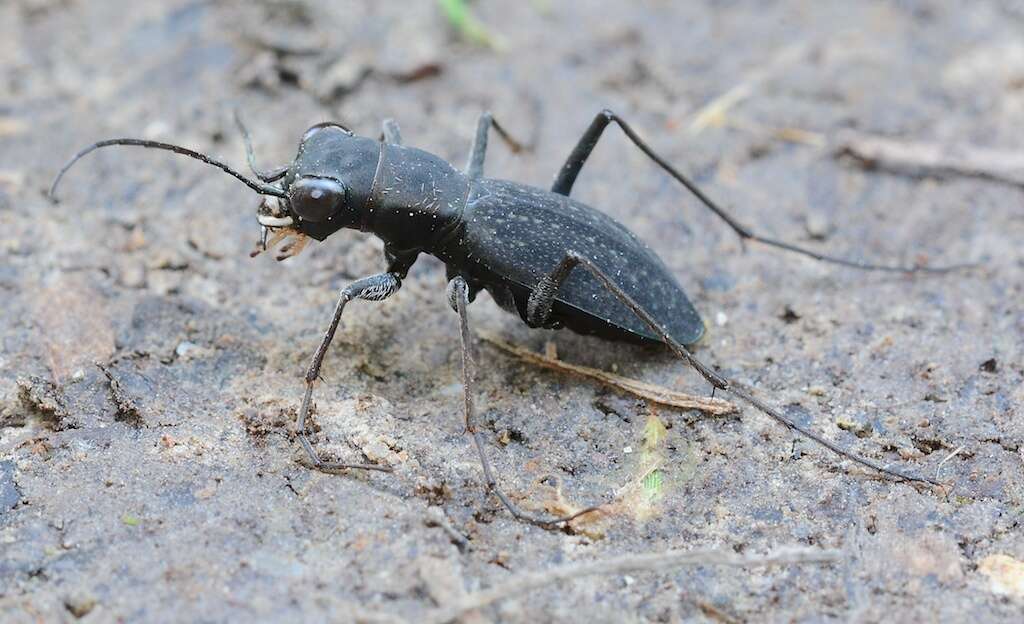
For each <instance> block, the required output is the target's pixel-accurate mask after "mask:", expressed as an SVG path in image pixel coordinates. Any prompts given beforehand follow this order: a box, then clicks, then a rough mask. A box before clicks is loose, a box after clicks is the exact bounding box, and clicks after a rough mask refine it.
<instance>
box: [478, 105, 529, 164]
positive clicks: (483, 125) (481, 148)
mask: <svg viewBox="0 0 1024 624" xmlns="http://www.w3.org/2000/svg"><path fill="white" fill-rule="evenodd" d="M492 127H493V128H494V130H495V131H496V132H497V133H498V136H499V137H501V139H502V140H503V141H505V144H506V145H508V148H509V149H510V150H512V152H513V153H519V152H520V151H522V150H523V144H522V143H520V142H519V141H516V140H515V139H514V138H512V135H510V134H509V133H508V132H506V131H505V128H503V127H501V125H500V124H499V123H498V122H497V121H495V120H494V116H493V115H491V114H490V113H484V114H482V115H480V118H479V119H478V120H477V122H476V137H475V139H474V140H473V149H472V150H470V152H469V160H468V161H467V162H466V175H467V176H469V179H470V180H476V179H477V178H479V177H481V176H483V175H484V157H485V156H486V155H487V136H488V134H489V133H490V129H491V128H492Z"/></svg>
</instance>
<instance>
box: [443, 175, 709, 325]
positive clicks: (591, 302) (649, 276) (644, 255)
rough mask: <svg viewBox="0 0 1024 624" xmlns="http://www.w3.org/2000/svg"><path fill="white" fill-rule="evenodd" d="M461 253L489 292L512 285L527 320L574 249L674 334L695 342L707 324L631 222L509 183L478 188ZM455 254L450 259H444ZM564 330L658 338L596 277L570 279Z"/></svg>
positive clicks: (560, 321)
mask: <svg viewBox="0 0 1024 624" xmlns="http://www.w3.org/2000/svg"><path fill="white" fill-rule="evenodd" d="M460 234H461V235H460V236H458V237H456V238H457V239H458V240H453V241H451V243H452V244H451V245H450V248H451V250H452V252H453V255H449V254H446V253H443V252H442V253H440V254H439V255H440V256H442V259H446V260H448V259H451V260H456V258H455V257H454V255H457V256H458V258H457V260H458V261H459V262H458V264H459V266H460V267H461V268H462V270H463V271H468V272H469V273H470V274H471V277H473V278H474V279H476V280H478V281H479V282H480V283H482V285H484V287H487V285H488V283H491V284H495V283H496V282H497V281H500V282H502V283H506V284H507V285H508V286H509V287H510V289H511V291H512V293H513V295H514V298H515V304H516V309H517V310H518V312H519V314H520V316H521V317H522V318H523V319H524V320H525V319H526V299H527V298H528V297H529V293H530V292H531V291H532V289H533V288H534V287H535V286H536V285H537V283H538V282H539V281H540V279H541V278H542V277H544V276H545V275H547V274H548V273H550V272H551V271H552V270H553V269H554V268H555V266H556V265H557V264H558V263H559V262H560V261H561V260H562V258H563V257H564V256H565V254H566V252H568V251H576V252H577V253H580V254H582V255H585V256H587V257H589V258H590V259H591V260H593V262H594V263H595V264H596V265H597V266H598V267H600V268H601V269H602V270H603V271H605V272H606V273H607V274H608V275H609V276H610V277H611V278H612V279H614V280H615V281H616V283H618V285H619V286H620V287H622V289H623V290H624V291H625V292H626V293H627V294H629V296H630V297H632V298H633V299H634V300H635V301H636V302H637V303H639V304H640V305H641V306H643V307H644V308H645V309H646V310H647V311H648V312H649V313H650V314H651V315H652V316H653V317H654V318H655V319H656V320H657V321H658V322H659V323H660V324H661V325H662V326H663V327H664V328H665V329H666V331H667V333H668V334H669V335H670V336H672V337H673V338H674V339H675V340H677V341H679V342H681V343H683V344H693V343H695V342H697V341H698V340H700V338H701V336H702V335H703V333H704V324H703V322H702V321H701V319H700V315H699V314H697V311H696V310H695V309H694V307H693V304H692V303H690V300H689V299H688V298H687V296H686V293H685V292H684V291H683V289H682V287H681V286H680V285H679V283H678V282H677V281H676V279H675V277H674V276H673V275H672V273H671V272H670V271H669V270H668V267H666V266H665V263H664V262H662V260H661V259H660V258H659V257H658V256H657V255H656V254H655V253H654V252H653V251H651V249H650V248H649V247H647V245H645V244H644V243H643V242H642V241H641V240H640V239H639V238H637V237H636V235H635V234H633V233H632V232H630V231H629V230H628V229H626V228H625V227H624V226H623V225H621V224H620V223H618V222H617V221H615V220H614V219H612V218H611V217H609V216H608V215H606V214H604V213H602V212H599V211H597V210H595V209H593V208H591V207H590V206H587V205H586V204H583V203H581V202H578V201H575V200H573V199H572V198H569V197H565V196H564V195H558V194H556V193H551V192H548V191H544V190H541V189H538V188H535V187H530V186H525V185H522V184H517V183H515V182H508V181H505V180H494V179H482V180H478V181H476V182H474V183H473V186H472V189H471V191H470V194H469V199H468V201H467V203H466V209H465V212H464V214H463V227H462V231H461V232H460ZM444 256H449V258H444ZM551 320H552V321H554V322H555V323H556V324H557V325H561V326H564V327H566V328H568V329H571V330H573V331H576V332H579V333H585V334H598V335H601V336H603V337H605V338H612V339H618V340H632V341H641V342H648V341H660V340H659V338H658V337H657V335H656V334H655V333H654V332H653V331H652V330H651V329H650V328H649V327H647V325H645V324H644V323H643V321H641V320H640V319H639V318H637V317H636V315H634V314H633V312H632V311H631V310H630V309H629V308H627V307H626V306H625V305H624V304H622V303H621V302H619V301H618V300H617V299H616V298H615V296H614V295H612V294H611V293H609V292H608V291H607V290H606V289H605V288H604V287H603V286H602V285H601V284H600V283H599V282H598V281H597V280H596V279H595V278H594V277H593V276H592V275H590V274H589V273H587V271H585V270H584V269H582V268H579V269H576V270H575V271H573V272H572V274H570V276H569V278H568V279H567V280H566V281H565V283H564V284H563V286H562V288H561V289H560V290H559V293H558V298H557V300H556V303H555V305H554V307H553V309H552V319H551Z"/></svg>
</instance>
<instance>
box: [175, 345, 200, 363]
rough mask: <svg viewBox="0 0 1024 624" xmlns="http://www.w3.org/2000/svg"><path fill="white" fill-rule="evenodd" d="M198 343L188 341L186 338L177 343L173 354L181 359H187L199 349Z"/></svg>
mask: <svg viewBox="0 0 1024 624" xmlns="http://www.w3.org/2000/svg"><path fill="white" fill-rule="evenodd" d="M199 350H200V349H199V345H197V344H194V343H191V342H188V341H187V340H186V341H184V342H181V343H180V344H178V346H177V347H176V348H175V349H174V353H175V355H177V356H178V357H180V358H182V359H186V360H187V359H189V357H190V356H192V355H195V353H196V352H197V351H199Z"/></svg>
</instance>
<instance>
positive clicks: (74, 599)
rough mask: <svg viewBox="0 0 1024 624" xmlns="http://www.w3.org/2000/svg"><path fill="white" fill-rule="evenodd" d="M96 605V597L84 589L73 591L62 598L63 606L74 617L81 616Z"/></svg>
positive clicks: (85, 614) (87, 613)
mask: <svg viewBox="0 0 1024 624" xmlns="http://www.w3.org/2000/svg"><path fill="white" fill-rule="evenodd" d="M95 607H96V597H95V596H93V595H92V594H90V593H89V592H86V591H75V592H72V593H71V594H70V595H68V597H67V598H65V599H64V608H66V609H67V610H68V612H69V613H70V614H71V615H73V616H75V617H76V618H83V617H85V616H87V615H89V613H90V612H91V611H92V610H93V609H94V608H95Z"/></svg>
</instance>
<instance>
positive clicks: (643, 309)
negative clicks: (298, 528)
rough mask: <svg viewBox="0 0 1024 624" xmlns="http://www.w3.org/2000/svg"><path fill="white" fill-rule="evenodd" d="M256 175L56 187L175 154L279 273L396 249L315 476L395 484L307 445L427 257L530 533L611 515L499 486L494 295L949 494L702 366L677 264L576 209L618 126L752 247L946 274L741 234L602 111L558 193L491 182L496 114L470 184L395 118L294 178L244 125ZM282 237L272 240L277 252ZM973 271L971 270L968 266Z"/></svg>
mask: <svg viewBox="0 0 1024 624" xmlns="http://www.w3.org/2000/svg"><path fill="white" fill-rule="evenodd" d="M236 121H237V122H238V125H239V128H240V130H241V132H242V135H243V138H244V140H245V147H246V156H247V159H248V163H249V167H250V169H251V170H252V172H253V174H254V175H255V176H256V178H257V180H253V179H251V178H248V177H246V176H245V175H243V174H241V173H239V172H238V171H236V170H234V169H232V168H231V167H230V166H228V165H227V164H225V163H223V162H221V161H218V160H216V159H214V158H211V157H209V156H207V155H205V154H201V153H199V152H196V151H193V150H190V149H187V148H184V147H179V146H177V145H171V144H168V143H161V142H157V141H149V140H142V139H110V140H106V141H100V142H98V143H95V144H93V145H91V146H89V147H87V148H85V149H83V150H82V151H80V152H79V153H78V154H76V155H75V156H74V157H73V158H72V159H71V160H70V161H69V162H68V164H67V165H65V166H64V168H63V169H61V171H60V173H59V174H58V175H57V177H56V179H55V180H54V182H53V186H52V187H51V189H50V196H51V197H54V193H55V191H56V188H57V185H58V183H59V182H60V180H61V178H62V177H63V175H64V174H65V173H66V172H67V170H68V169H69V168H70V167H71V166H72V165H74V163H75V162H77V161H78V160H79V159H80V158H82V157H83V156H85V155H86V154H88V153H89V152H91V151H93V150H95V149H98V148H101V147H107V146H111V145H134V146H140V147H147V148H156V149H162V150H169V151H172V152H175V153H177V154H183V155H185V156H189V157H191V158H195V159H198V160H201V161H203V162H204V163H207V164H209V165H213V166H215V167H219V168H220V169H222V170H223V171H225V172H227V173H228V174H230V175H232V176H234V177H235V178H237V179H239V180H241V181H242V182H243V183H245V184H246V185H247V186H248V187H249V188H251V189H252V190H254V191H256V192H257V193H259V194H260V195H262V201H261V203H260V205H259V208H258V210H257V221H258V222H259V224H260V226H261V239H260V242H259V244H258V246H257V249H256V251H254V252H253V255H255V254H256V253H259V252H260V251H262V250H266V249H267V248H268V246H272V245H275V244H277V243H279V242H280V241H282V240H285V239H289V241H288V242H287V243H286V244H285V245H283V246H282V247H281V249H280V250H279V251H280V254H279V255H278V257H277V258H278V260H281V259H284V258H287V257H291V256H294V255H296V254H297V253H299V252H300V251H301V250H302V248H303V247H304V246H305V244H306V243H307V242H308V240H309V239H310V238H312V239H315V240H317V241H323V240H324V239H326V238H327V237H329V236H330V235H331V234H333V233H335V232H336V231H338V230H340V229H343V228H351V229H359V230H361V231H363V232H370V233H372V234H374V235H375V236H377V237H378V238H380V239H382V240H383V242H384V255H385V258H386V261H387V270H385V271H384V272H383V273H379V274H377V275H371V276H369V277H365V278H363V279H360V280H357V281H355V282H353V283H351V284H349V285H348V286H346V287H345V288H344V289H342V291H341V293H340V296H339V297H338V302H337V304H336V305H335V307H334V314H333V316H332V318H331V322H330V325H329V326H328V328H327V331H326V333H325V334H324V336H323V339H322V340H321V341H320V345H319V346H318V347H317V349H316V352H315V353H314V354H313V358H312V361H311V362H310V365H309V368H308V370H307V371H306V375H305V394H304V395H303V397H302V405H301V407H300V409H299V414H298V422H297V425H296V428H297V432H298V439H299V441H300V442H301V444H302V447H303V448H304V449H305V452H306V453H307V454H308V456H309V459H310V461H311V462H312V464H313V466H314V467H315V468H317V469H319V470H323V471H337V470H343V469H364V470H380V471H384V472H387V471H389V470H390V468H388V467H387V466H383V465H377V464H355V463H342V462H330V461H325V460H324V459H322V458H321V457H320V455H319V454H318V453H317V451H316V450H315V449H314V448H313V445H312V444H311V443H310V440H309V437H308V435H307V431H306V421H307V419H308V417H309V413H310V407H311V400H312V395H313V387H314V385H315V384H316V382H317V380H318V379H319V378H320V368H321V365H322V364H323V360H324V356H325V354H326V353H327V348H328V347H329V346H330V344H331V340H332V339H333V338H334V334H335V332H336V331H337V329H338V325H339V323H340V322H341V317H342V313H343V312H344V311H345V307H346V306H347V305H348V303H349V302H350V301H352V300H353V299H364V300H367V301H381V300H384V299H387V298H388V297H390V296H391V295H393V294H394V293H395V292H396V291H398V289H399V288H400V287H401V286H402V280H404V279H405V277H406V274H407V273H408V271H409V269H410V267H412V265H413V263H415V262H416V259H417V258H418V257H419V255H420V254H430V255H432V256H434V257H436V258H438V259H440V260H441V261H442V262H443V263H444V264H445V267H446V273H447V280H448V287H447V298H448V303H449V305H450V306H451V307H452V309H453V310H455V312H457V313H458V315H459V323H460V331H461V338H462V367H463V370H462V374H463V382H464V392H465V405H464V411H465V428H466V432H467V433H469V434H470V435H471V436H472V440H473V443H474V444H475V446H476V450H477V453H478V454H479V456H480V462H481V465H482V467H483V473H484V479H485V488H486V491H490V492H493V493H494V494H495V495H496V496H497V497H498V499H499V500H500V501H501V503H502V504H503V505H504V506H505V507H506V508H507V509H508V511H509V512H510V513H511V514H512V515H513V516H514V517H516V518H517V519H519V520H520V521H525V522H528V523H532V524H536V525H539V526H542V527H548V528H550V527H553V526H557V525H559V524H561V523H566V522H569V521H570V520H573V519H574V518H577V517H579V516H581V515H583V514H585V513H589V512H592V511H595V510H597V509H599V508H600V507H599V506H595V507H588V508H586V509H584V510H582V511H578V512H576V513H574V514H572V515H568V516H565V517H560V518H541V517H535V516H533V515H530V514H527V513H524V512H523V511H521V510H520V509H518V508H517V507H516V505H514V504H513V503H512V501H511V500H509V498H508V497H507V496H506V495H505V494H504V493H503V492H502V490H501V489H500V488H499V487H498V484H497V481H496V480H495V476H494V471H493V470H492V469H491V465H490V462H489V461H488V459H487V453H486V451H485V441H484V437H483V435H482V433H481V432H480V430H479V429H478V428H477V422H476V408H475V405H474V402H475V399H474V396H475V383H474V380H475V371H476V363H475V355H474V348H473V343H472V339H471V335H470V332H469V319H468V316H467V307H468V304H469V303H470V302H472V301H473V300H474V298H475V297H476V295H477V293H479V291H480V290H481V289H483V290H486V291H487V292H488V293H490V295H491V297H492V298H493V299H494V301H495V302H496V303H497V304H498V305H499V306H500V307H501V308H503V309H504V310H506V311H508V312H511V313H513V314H517V315H518V316H519V318H521V319H522V320H523V321H524V322H525V323H526V324H527V325H528V326H530V327H541V328H548V329H558V328H563V327H564V328H567V329H570V330H572V331H574V332H578V333H582V334H593V335H597V336H600V337H601V338H605V339H608V340H619V341H628V342H635V343H648V344H650V343H654V344H658V343H660V344H663V345H665V346H667V347H668V348H669V349H670V350H671V351H672V352H673V353H675V355H676V356H678V357H679V358H680V359H682V360H684V361H685V362H686V363H687V364H689V365H690V366H692V367H693V368H694V369H696V370H697V372H698V373H699V374H700V375H701V376H702V377H703V378H704V379H705V380H707V382H708V383H710V384H711V386H712V388H713V389H714V390H721V391H725V392H728V393H730V394H732V395H733V396H735V397H737V398H739V399H741V400H742V401H744V402H746V403H748V404H750V405H752V406H753V407H755V408H756V409H757V410H759V411H761V412H763V413H764V414H766V415H768V416H770V417H771V418H773V419H775V420H776V421H778V422H780V423H781V424H783V425H785V426H786V427H788V428H789V429H792V430H794V431H796V432H798V433H800V434H802V435H804V436H806V437H807V438H809V439H811V440H813V441H814V442H816V443H818V444H820V445H822V446H824V447H826V448H828V449H829V450H831V451H832V452H834V453H836V454H838V455H840V456H842V457H845V458H847V459H849V460H852V461H854V462H856V463H858V464H861V465H863V466H866V467H868V468H870V469H872V470H875V471H877V472H879V473H883V474H886V475H889V476H890V477H893V478H895V479H899V480H905V481H916V482H921V483H928V484H933V485H939V482H938V481H936V480H934V479H930V478H927V477H924V476H918V475H914V474H910V473H907V472H903V471H901V470H898V469H894V468H889V467H886V466H883V465H881V464H878V463H875V462H873V461H871V460H869V459H866V458H864V457H860V456H858V455H855V454H854V453H852V452H851V451H848V450H846V449H844V448H842V447H840V446H838V445H836V444H834V443H832V442H829V441H828V440H826V439H825V438H823V437H821V436H820V435H819V434H816V433H814V432H813V431H810V430H808V429H806V428H805V427H802V426H801V425H798V424H797V423H795V422H793V421H792V420H791V419H789V418H787V417H786V416H785V415H783V414H782V413H781V412H780V411H779V410H778V409H776V408H774V407H772V406H770V405H768V404H766V403H764V402H763V401H762V400H760V399H758V398H757V397H755V396H754V395H753V394H752V393H751V392H750V391H749V390H747V389H746V388H744V387H743V386H741V385H740V384H738V383H736V382H735V381H733V380H731V379H728V378H726V377H724V376H722V375H721V374H719V373H717V372H715V371H714V370H712V369H711V368H710V367H708V366H707V365H705V364H704V363H702V362H701V361H700V360H698V359H697V358H695V357H694V355H693V353H692V352H691V350H690V347H691V346H693V345H694V344H695V343H697V342H698V341H699V340H700V339H701V337H702V336H703V334H704V323H703V322H702V320H701V317H700V315H699V314H698V313H697V311H696V310H695V309H694V307H693V304H692V303H691V302H690V300H689V299H688V298H687V296H686V293H685V292H683V289H682V287H681V286H680V285H679V283H678V282H677V281H676V279H675V277H673V275H672V272H671V271H670V270H669V269H668V267H667V266H666V265H665V263H664V262H663V261H662V260H661V259H660V258H659V257H658V256H657V255H656V254H655V253H654V252H653V251H652V250H651V249H650V248H649V247H648V246H647V245H645V244H644V243H643V242H641V241H640V239H639V238H638V237H637V236H636V235H635V234H633V233H632V232H631V231H629V230H628V229H626V228H625V227H624V226H623V225H621V224H620V223H618V222H617V221H615V220H614V219H612V218H611V217H609V216H608V215H606V214H604V213H602V212H600V211H598V210H595V209H594V208H591V207H590V206H588V205H586V204H584V203H582V202H579V201H577V200H575V199H573V198H572V197H570V192H571V191H572V187H573V183H574V182H575V181H576V177H577V176H578V175H579V173H580V170H581V169H582V167H583V165H584V163H586V161H587V158H588V157H589V156H590V154H591V152H592V151H593V149H594V146H595V145H596V144H597V142H598V140H599V139H600V137H601V135H602V133H603V132H604V130H605V128H607V127H608V125H609V124H611V123H613V122H614V123H615V124H617V125H618V126H619V128H620V129H621V130H622V131H623V132H624V133H625V135H626V137H628V138H629V140H630V141H632V143H633V144H634V145H635V146H636V147H637V148H639V149H640V150H641V151H642V152H643V153H644V154H646V155H647V156H648V157H649V158H650V159H651V160H652V161H654V162H655V163H656V164H657V165H658V166H659V167H661V169H663V170H664V171H665V172H666V173H667V174H668V175H670V176H671V177H672V178H674V179H675V180H676V181H678V182H679V183H680V184H682V185H683V186H684V187H686V188H687V189H688V190H689V191H690V192H691V193H693V194H694V195H695V196H696V197H697V198H698V199H699V200H700V201H701V203H703V205H704V206H706V207H707V208H708V209H710V210H711V211H712V212H714V213H715V214H716V215H718V217H719V218H721V219H722V220H723V221H724V222H725V223H726V224H727V225H728V226H729V227H730V228H732V230H733V231H734V232H735V233H736V234H737V235H739V236H740V238H741V240H743V241H753V242H757V243H762V244H764V245H767V246H771V247H776V248H779V249H783V250H786V251H789V252H795V253H798V254H802V255H804V256H809V257H811V258H813V259H815V260H818V261H823V262H829V263H834V264H839V265H843V266H847V267H853V268H857V269H865V270H877V271H894V272H902V273H915V272H919V271H925V272H932V273H936V272H946V271H949V270H952V269H955V268H959V266H950V267H945V268H928V267H910V266H887V265H878V264H869V263H864V262H857V261H852V260H845V259H842V258H837V257H832V256H827V255H823V254H820V253H817V252H815V251H812V250H810V249H806V248H803V247H799V246H797V245H793V244H790V243H787V242H784V241H780V240H775V239H771V238H767V237H764V236H761V235H759V234H756V233H754V232H753V231H751V230H750V229H748V228H747V227H745V226H743V225H741V224H740V223H739V222H738V221H736V219H734V218H733V217H732V216H731V215H729V214H728V213H727V212H726V211H725V210H723V209H722V208H721V207H720V206H719V205H718V204H716V203H715V202H714V201H712V200H711V199H710V198H709V197H708V196H707V195H705V194H704V193H703V192H702V191H701V190H700V189H699V188H697V186H696V185H695V184H694V183H693V182H691V181H690V180H689V179H688V178H687V177H686V176H684V175H683V174H682V173H680V172H679V171H678V170H677V169H676V168H674V167H673V166H672V165H670V164H669V163H668V162H667V161H665V159H663V158H662V157H661V156H659V155H658V154H656V153H655V152H654V150H653V149H652V148H651V147H650V146H649V145H648V144H647V143H646V142H644V141H643V140H642V139H641V138H640V136H639V135H638V134H637V133H636V132H635V131H634V130H633V128H632V127H630V125H629V124H627V123H626V122H625V121H624V120H623V119H622V118H621V117H619V116H618V115H616V114H615V113H613V112H612V111H609V110H604V111H601V112H600V113H598V115H597V116H596V117H595V118H594V120H593V122H592V123H591V124H590V127H589V128H588V129H587V131H586V132H585V133H584V134H583V137H582V138H581V139H580V140H579V142H578V143H577V144H576V147H575V149H573V151H572V152H571V153H570V154H569V157H568V159H567V160H566V161H565V165H564V166H563V167H562V168H561V170H560V171H559V172H558V174H557V175H556V176H555V181H554V184H552V186H551V189H550V190H542V189H540V188H536V187H532V186H527V185H525V184H519V183H516V182H509V181H506V180H499V179H494V178H487V177H484V175H483V168H484V156H485V153H486V150H487V139H488V134H489V133H490V131H491V130H492V129H493V130H494V131H495V132H497V134H498V136H499V137H501V139H502V140H503V141H504V142H505V143H506V144H507V145H508V146H509V147H510V148H511V149H512V150H513V151H516V152H518V151H520V150H521V149H522V146H521V145H520V144H519V143H518V142H517V141H515V139H513V138H512V136H511V135H510V134H509V133H508V132H506V131H505V129H504V128H503V127H502V126H501V125H499V124H498V123H497V122H496V121H495V120H494V118H493V117H492V116H491V115H490V114H489V113H484V114H483V115H481V116H480V118H479V121H478V123H477V127H476V138H475V141H474V143H473V147H472V150H471V151H470V154H469V160H468V162H467V164H466V167H465V169H464V170H461V171H460V170H459V169H456V168H455V167H454V166H452V165H451V164H449V163H448V162H446V161H445V160H443V159H441V158H439V157H438V156H435V155H433V154H430V153H427V152H425V151H422V150H419V149H416V148H412V147H407V146H405V145H404V144H403V143H402V139H401V134H400V132H399V129H398V125H397V124H396V123H395V122H394V121H392V120H387V121H385V122H384V123H383V130H382V132H381V134H380V136H379V138H376V139H375V138H368V137H362V136H357V135H355V134H354V133H353V132H352V131H351V130H349V129H348V128H346V127H345V126H343V125H341V124H339V123H334V122H328V123H322V124H318V125H315V126H313V127H312V128H310V129H309V130H307V131H306V133H305V134H304V135H303V136H302V139H301V141H300V142H299V150H298V154H297V155H296V157H295V160H294V161H292V163H291V164H290V165H285V166H281V167H277V168H275V169H272V170H270V171H263V170H261V169H259V168H258V167H257V166H256V159H255V156H254V154H253V149H252V141H251V139H250V137H249V133H248V131H247V130H246V128H245V126H244V125H243V124H242V122H241V120H240V119H239V118H238V117H237V115H236ZM268 238H269V239H271V240H269V241H268ZM960 266H962V265H960Z"/></svg>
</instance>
